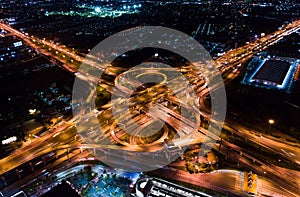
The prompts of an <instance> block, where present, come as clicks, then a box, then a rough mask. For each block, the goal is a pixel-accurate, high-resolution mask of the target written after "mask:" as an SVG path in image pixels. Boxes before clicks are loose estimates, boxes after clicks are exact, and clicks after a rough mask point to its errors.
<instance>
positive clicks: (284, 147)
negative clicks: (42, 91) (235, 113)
mask: <svg viewBox="0 0 300 197" xmlns="http://www.w3.org/2000/svg"><path fill="white" fill-rule="evenodd" d="M0 28H2V29H5V30H7V31H9V32H11V33H12V34H13V35H15V36H17V37H19V38H21V39H22V40H23V41H25V42H26V43H28V44H29V45H30V46H31V47H33V48H35V49H37V50H39V51H41V52H42V53H43V54H44V55H46V56H49V57H51V58H54V59H56V60H58V61H59V62H61V63H62V65H63V66H64V68H65V69H66V70H68V71H70V72H72V73H76V71H77V69H78V65H76V64H72V62H73V61H74V62H75V61H76V62H82V61H83V60H84V58H83V57H82V56H80V55H77V54H75V53H74V52H73V51H72V50H69V49H67V48H65V47H62V46H60V45H57V44H54V43H51V42H48V41H46V40H44V39H38V38H35V37H33V36H29V35H26V34H24V33H21V32H19V31H18V30H15V29H13V28H11V27H9V26H7V25H5V24H0ZM299 29H300V21H295V22H293V23H290V24H288V25H286V26H285V27H284V28H282V29H281V30H278V31H276V32H274V33H272V34H270V35H266V36H264V37H262V38H259V39H258V40H256V41H254V42H251V43H249V44H246V45H245V46H243V47H240V48H237V49H233V50H230V51H228V52H227V53H225V54H224V55H223V56H222V57H220V58H218V59H216V60H215V62H216V64H217V66H218V68H219V70H220V71H221V72H222V73H223V75H225V74H226V76H227V77H226V78H225V79H224V82H225V83H227V82H228V81H230V80H232V79H233V78H234V77H235V76H237V75H238V73H239V69H240V65H241V64H242V63H244V62H245V61H246V60H248V59H249V58H251V57H252V56H253V55H254V54H256V53H257V52H259V51H262V50H264V49H266V48H267V47H268V46H270V45H272V44H274V43H276V42H278V41H279V40H280V39H282V38H283V37H284V36H286V35H289V34H291V33H293V32H296V31H298V30H299ZM42 45H44V46H45V45H46V47H44V48H43V47H41V46H42ZM47 47H49V49H48V50H46V48H47ZM52 50H53V51H56V50H57V51H59V54H57V53H55V52H54V53H53V51H52ZM51 51H52V52H51ZM61 54H63V56H61ZM64 56H65V57H69V58H70V59H71V60H73V61H67V60H66V59H65V58H64ZM90 64H91V65H92V66H95V63H94V62H90ZM100 69H103V70H104V72H105V73H107V74H113V73H115V72H112V71H111V70H112V68H111V67H101V68H100ZM114 69H119V68H114ZM184 69H186V70H187V71H189V72H188V73H189V74H190V73H192V76H191V77H190V76H187V77H190V79H198V80H196V81H195V80H192V81H194V83H193V85H194V86H193V87H194V88H195V87H196V92H197V94H198V96H199V97H200V98H204V97H205V96H207V95H209V92H210V91H209V90H208V89H207V88H206V81H205V79H203V78H200V77H199V76H198V77H197V76H196V75H195V73H193V72H191V71H192V68H191V67H186V68H184ZM120 70H123V69H122V68H120ZM177 70H180V69H177ZM126 74H128V73H126V71H125V72H123V74H122V75H119V76H117V77H116V81H115V84H113V85H115V86H116V87H117V88H119V89H120V90H121V91H122V90H123V93H126V94H130V91H128V88H126V87H124V86H120V85H119V83H118V82H119V81H118V80H120V78H121V77H122V78H123V80H124V81H127V82H128V81H129V80H127V79H129V78H127V77H128V75H127V76H126ZM196 74H197V73H196ZM76 76H78V77H79V78H81V79H84V80H87V81H89V80H91V81H92V80H95V79H94V78H93V77H92V76H88V75H85V73H82V72H80V73H77V74H76ZM124 76H125V77H124ZM131 77H132V76H131ZM193 77H194V78H193ZM131 80H132V78H131ZM129 84H130V85H133V84H134V82H132V81H130V83H129ZM100 85H101V86H102V87H104V88H106V89H107V90H112V87H110V85H112V84H111V83H110V82H105V81H104V82H102V83H101V82H100ZM136 85H138V84H136ZM160 88H163V87H161V86H160V84H158V85H156V86H155V87H152V90H151V91H149V92H148V91H144V92H140V93H138V94H135V95H137V96H135V97H131V98H130V99H131V101H132V102H133V103H134V102H136V103H138V104H137V105H135V107H134V109H132V110H131V112H132V113H133V114H135V116H134V119H135V120H136V121H135V122H126V121H125V122H126V123H127V124H128V125H125V127H126V128H128V127H130V126H131V125H134V124H138V125H140V129H138V130H136V128H135V127H134V128H133V129H134V130H136V132H135V133H134V134H133V135H132V136H131V137H130V140H129V141H128V142H126V141H125V142H124V141H122V140H120V136H122V134H124V131H122V128H120V126H119V125H118V126H116V123H117V122H118V120H110V118H111V115H112V114H111V113H110V110H111V106H108V107H107V108H106V109H104V110H103V111H100V112H97V114H100V115H101V114H106V115H108V117H109V118H108V120H110V122H109V121H106V122H104V123H103V124H101V128H102V131H103V136H102V137H101V138H100V139H99V141H101V142H105V143H107V144H105V143H104V145H103V147H106V148H111V149H122V148H124V150H133V151H134V150H135V151H143V150H145V147H147V148H146V150H147V151H152V152H155V151H156V150H157V149H160V148H163V147H164V146H163V140H164V137H167V134H168V130H169V128H168V127H166V126H164V127H163V130H164V134H163V136H162V137H161V138H159V139H158V140H157V141H155V142H152V143H151V144H150V145H145V144H143V143H142V142H141V140H140V139H139V140H137V139H136V137H135V136H138V133H139V132H141V131H142V129H141V128H146V127H147V126H148V125H149V124H151V123H152V122H155V121H158V122H159V121H160V119H163V120H164V117H166V114H168V116H169V118H167V119H165V120H166V122H167V123H168V126H169V127H172V128H173V129H174V128H175V130H176V128H178V122H176V119H177V120H178V118H180V120H181V121H182V120H185V119H183V118H182V117H181V116H180V113H178V111H177V112H176V109H178V108H185V109H186V110H187V111H189V110H190V111H191V110H192V109H191V108H188V107H187V106H184V104H182V103H180V104H179V103H178V101H177V102H176V100H175V99H174V97H173V96H174V95H173V94H168V93H166V92H165V91H162V92H159V93H158V94H156V95H154V94H155V93H156V92H158V90H159V89H160ZM215 88H217V87H215ZM180 91H184V90H180V89H179V92H180ZM166 94H167V95H166ZM149 98H151V99H152V100H151V102H149ZM160 98H164V99H162V102H159V103H157V102H156V103H155V102H154V101H159V99H160ZM173 99H174V100H173ZM145 101H146V103H145ZM147 101H148V102H147ZM119 102H120V103H122V100H119ZM149 103H150V104H149ZM153 103H155V104H154V105H151V104H153ZM199 104H200V109H201V115H202V116H204V117H205V118H208V119H209V117H210V109H207V107H206V106H205V105H204V102H203V100H202V99H200V101H199ZM150 106H151V109H152V110H149V108H150ZM153 106H155V107H154V108H153ZM119 113H120V114H122V115H123V116H120V117H121V118H122V117H127V116H128V115H129V114H126V113H124V111H122V110H121V111H119ZM78 114H79V115H78ZM78 114H77V115H76V116H74V117H73V119H71V120H70V121H68V122H66V123H65V124H63V125H61V126H60V127H59V128H57V129H55V130H54V131H51V132H49V134H46V135H45V136H43V137H41V138H39V139H36V142H35V143H33V144H30V145H27V146H25V147H22V148H21V149H19V150H17V151H16V152H14V153H13V154H11V155H10V156H8V157H7V158H5V159H2V160H1V161H0V166H1V168H0V174H3V173H5V172H7V171H9V170H11V169H14V168H16V167H17V166H19V165H21V164H22V163H25V162H28V161H30V160H31V159H33V158H35V157H37V156H38V155H41V154H44V153H47V152H50V151H53V150H54V149H55V148H54V147H55V146H57V147H59V146H60V145H59V144H56V143H57V138H56V137H57V136H58V137H59V136H60V135H62V134H63V133H65V134H66V135H68V137H66V138H63V137H62V139H61V141H62V142H63V141H64V140H65V139H69V138H72V137H74V136H76V134H77V133H76V130H75V129H74V130H71V131H70V127H73V125H74V121H75V122H76V119H78V118H79V119H80V117H81V115H80V113H78ZM114 117H115V116H114ZM92 120H94V119H92ZM123 120H124V119H123ZM125 120H126V119H125ZM183 122H186V123H185V130H189V132H188V133H194V134H196V135H195V136H194V139H193V140H194V142H193V143H196V142H197V143H199V142H202V141H203V140H204V138H205V136H207V135H210V134H211V133H210V132H209V131H205V130H204V129H203V128H199V124H200V122H199V120H198V121H197V116H195V122H194V123H193V122H192V123H191V121H190V120H185V121H183ZM191 125H192V126H191ZM194 128H197V129H196V131H194V130H193V129H194ZM224 128H225V129H227V130H230V131H232V132H233V133H234V134H235V135H237V136H240V137H242V138H243V139H247V140H249V141H251V142H253V143H256V144H259V145H260V146H262V147H264V148H266V149H268V150H270V151H272V152H276V153H279V154H280V155H281V156H282V157H284V158H287V159H288V160H290V161H293V162H294V163H296V164H298V165H299V164H300V161H299V160H298V158H300V151H299V145H297V144H293V143H289V142H286V141H284V142H282V141H279V140H278V139H277V140H275V139H274V138H272V137H270V136H266V135H263V136H261V137H260V136H257V135H255V134H256V133H255V132H254V133H253V131H252V132H250V131H249V130H248V129H247V128H245V127H244V126H242V125H239V124H238V123H235V122H234V123H233V122H226V123H225V127H224ZM67 129H69V130H67ZM81 129H83V130H81ZM77 130H78V132H79V133H83V132H91V129H90V128H80V129H78V128H77ZM94 130H96V131H97V128H94ZM176 131H177V132H178V133H181V134H182V130H176ZM198 131H199V132H198ZM95 133H96V132H95ZM56 134H57V136H55V135H56ZM96 134H97V133H96ZM97 135H99V133H98V134H97ZM104 135H105V136H104ZM211 135H212V134H211ZM182 136H184V135H183V134H182V135H179V136H178V138H177V141H176V140H174V142H175V143H176V144H177V145H180V146H184V145H187V144H185V141H184V140H183V139H181V137H182ZM107 137H112V141H115V142H116V143H110V142H111V140H109V141H107V140H106V139H107ZM212 137H218V136H213V135H212ZM74 139H75V138H74ZM109 139H110V138H109ZM99 141H97V142H99ZM137 141H138V142H140V144H139V145H137ZM97 142H94V143H97ZM109 143H110V144H109ZM188 143H191V142H190V141H188ZM62 144H63V143H62ZM115 144H121V145H122V146H120V145H115ZM222 145H224V146H223V148H221V150H220V152H221V153H222V152H223V153H224V152H225V149H226V148H225V147H227V148H231V149H233V150H236V151H238V153H234V152H232V153H230V154H229V155H228V157H231V159H233V160H236V161H238V163H241V165H245V166H246V167H248V168H250V169H253V171H254V172H256V173H257V174H259V175H262V176H265V177H267V178H269V179H270V180H273V181H274V184H275V183H279V184H281V185H282V187H284V188H285V190H286V192H287V193H285V194H289V195H292V196H297V189H298V188H299V187H300V174H299V172H295V171H291V170H288V169H284V168H280V167H277V166H274V165H270V164H269V163H266V162H265V161H260V160H259V159H257V158H254V157H253V156H251V155H249V154H247V150H244V149H243V148H240V147H238V146H236V145H234V144H231V143H229V142H224V141H223V144H222ZM61 146H62V147H63V148H66V147H68V145H66V146H63V145H61ZM76 146H77V147H83V148H87V147H91V148H94V147H97V148H101V146H99V145H98V146H95V145H79V144H78V143H76V145H74V147H76ZM70 147H71V146H70ZM249 159H250V161H249ZM251 160H252V161H255V162H257V163H259V164H260V166H259V167H258V166H254V165H253V163H252V162H251ZM283 175H285V176H283ZM175 178H176V177H175ZM198 180H199V179H198ZM235 184H236V183H233V185H235ZM199 185H201V183H199ZM224 187H225V188H226V186H224ZM227 188H228V187H227ZM260 189H261V191H258V192H259V193H260V192H261V193H263V192H270V191H272V190H274V192H278V190H277V189H276V184H275V185H274V186H273V187H270V188H268V190H270V191H264V189H265V188H260Z"/></svg>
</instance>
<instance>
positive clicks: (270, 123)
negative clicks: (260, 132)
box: [268, 119, 275, 132]
mask: <svg viewBox="0 0 300 197" xmlns="http://www.w3.org/2000/svg"><path fill="white" fill-rule="evenodd" d="M268 123H269V127H268V132H269V131H270V128H271V125H272V124H274V123H275V120H273V119H270V120H269V121H268Z"/></svg>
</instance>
